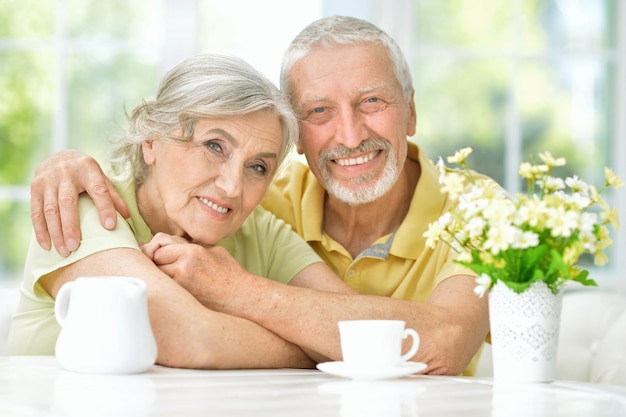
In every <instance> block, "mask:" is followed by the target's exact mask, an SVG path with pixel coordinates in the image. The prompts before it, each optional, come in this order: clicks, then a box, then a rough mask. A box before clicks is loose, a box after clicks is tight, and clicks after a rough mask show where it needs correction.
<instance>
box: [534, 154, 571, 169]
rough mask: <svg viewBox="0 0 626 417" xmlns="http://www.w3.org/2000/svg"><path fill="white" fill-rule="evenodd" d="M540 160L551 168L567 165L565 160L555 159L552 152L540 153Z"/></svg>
mask: <svg viewBox="0 0 626 417" xmlns="http://www.w3.org/2000/svg"><path fill="white" fill-rule="evenodd" d="M539 158H541V160H542V161H543V163H544V164H546V165H548V166H550V167H559V166H563V165H565V163H566V161H565V158H556V159H555V158H554V157H553V156H552V154H551V153H550V152H540V153H539Z"/></svg>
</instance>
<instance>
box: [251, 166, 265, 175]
mask: <svg viewBox="0 0 626 417" xmlns="http://www.w3.org/2000/svg"><path fill="white" fill-rule="evenodd" d="M252 169H253V170H255V171H256V172H257V173H259V174H262V175H265V174H266V173H267V167H266V166H265V165H263V164H254V165H252Z"/></svg>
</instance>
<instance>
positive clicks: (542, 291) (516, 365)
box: [489, 281, 562, 382]
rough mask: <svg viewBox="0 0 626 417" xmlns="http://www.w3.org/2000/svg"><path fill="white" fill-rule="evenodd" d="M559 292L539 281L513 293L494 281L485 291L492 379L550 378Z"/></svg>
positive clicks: (555, 343)
mask: <svg viewBox="0 0 626 417" xmlns="http://www.w3.org/2000/svg"><path fill="white" fill-rule="evenodd" d="M561 304H562V292H559V293H558V294H553V293H552V291H551V290H550V289H549V288H548V286H547V285H546V284H545V283H543V282H540V281H538V282H535V283H533V284H532V285H531V286H530V287H529V288H528V289H526V291H524V292H522V293H520V294H517V293H516V292H514V291H513V290H511V289H510V288H509V287H507V286H506V285H505V284H503V283H501V282H498V283H497V284H496V285H494V286H493V287H492V288H491V290H490V291H489V321H490V324H491V344H492V352H493V370H494V379H495V380H496V381H518V382H550V381H553V380H554V370H555V367H556V352H557V344H558V339H559V322H560V317H561Z"/></svg>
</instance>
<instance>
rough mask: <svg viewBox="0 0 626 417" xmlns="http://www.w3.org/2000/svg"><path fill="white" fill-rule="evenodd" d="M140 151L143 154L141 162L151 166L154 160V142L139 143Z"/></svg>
mask: <svg viewBox="0 0 626 417" xmlns="http://www.w3.org/2000/svg"><path fill="white" fill-rule="evenodd" d="M141 151H142V152H143V160H144V162H145V163H146V165H152V164H153V163H154V160H155V159H156V156H155V154H154V151H155V149H154V140H144V141H143V142H141Z"/></svg>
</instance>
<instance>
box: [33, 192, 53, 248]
mask: <svg viewBox="0 0 626 417" xmlns="http://www.w3.org/2000/svg"><path fill="white" fill-rule="evenodd" d="M43 204H44V203H43V199H41V198H39V197H38V196H37V197H35V196H33V195H32V193H31V199H30V219H31V221H32V223H33V229H34V231H35V239H37V243H39V246H41V247H42V248H43V249H45V250H50V235H49V234H48V226H47V225H46V217H45V215H44V210H43Z"/></svg>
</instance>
